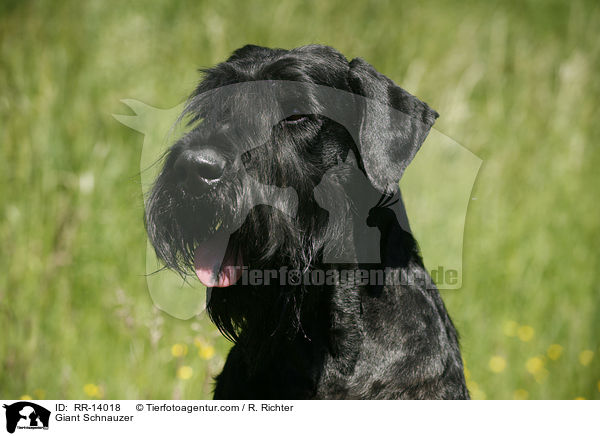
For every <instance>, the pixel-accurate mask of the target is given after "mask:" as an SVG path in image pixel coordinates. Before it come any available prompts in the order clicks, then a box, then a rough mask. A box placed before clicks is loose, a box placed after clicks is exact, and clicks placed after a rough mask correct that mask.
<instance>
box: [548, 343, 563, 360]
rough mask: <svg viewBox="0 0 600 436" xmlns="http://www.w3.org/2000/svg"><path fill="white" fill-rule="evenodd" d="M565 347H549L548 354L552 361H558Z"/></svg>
mask: <svg viewBox="0 0 600 436" xmlns="http://www.w3.org/2000/svg"><path fill="white" fill-rule="evenodd" d="M562 352H563V347H561V346H560V345H558V344H552V345H550V346H549V347H548V351H547V352H546V354H547V355H548V357H549V358H550V359H552V360H558V358H559V357H560V356H561V355H562Z"/></svg>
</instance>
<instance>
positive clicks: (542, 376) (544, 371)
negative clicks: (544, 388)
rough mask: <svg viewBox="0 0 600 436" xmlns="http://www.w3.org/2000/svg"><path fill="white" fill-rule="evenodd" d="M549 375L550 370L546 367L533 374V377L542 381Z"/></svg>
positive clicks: (539, 381)
mask: <svg viewBox="0 0 600 436" xmlns="http://www.w3.org/2000/svg"><path fill="white" fill-rule="evenodd" d="M549 375H550V371H548V370H547V369H546V368H542V369H540V370H539V371H538V372H536V373H535V374H534V375H533V377H534V378H535V381H536V382H538V383H543V382H544V381H545V380H546V379H547V378H548V376H549Z"/></svg>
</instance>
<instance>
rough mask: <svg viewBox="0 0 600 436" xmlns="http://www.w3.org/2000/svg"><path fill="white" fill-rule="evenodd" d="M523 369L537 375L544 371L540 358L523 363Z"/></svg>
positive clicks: (533, 358) (532, 358)
mask: <svg viewBox="0 0 600 436" xmlns="http://www.w3.org/2000/svg"><path fill="white" fill-rule="evenodd" d="M525 368H527V371H528V372H529V373H530V374H534V375H535V374H537V373H539V372H540V371H541V370H542V369H544V360H543V359H542V358H541V357H538V356H536V357H531V358H529V359H527V362H525Z"/></svg>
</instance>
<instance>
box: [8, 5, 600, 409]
mask: <svg viewBox="0 0 600 436" xmlns="http://www.w3.org/2000/svg"><path fill="white" fill-rule="evenodd" d="M599 28H600V4H598V3H597V2H594V1H589V2H584V1H580V0H574V1H553V0H550V1H541V0H539V1H524V2H521V1H519V2H517V1H506V2H497V1H488V2H474V1H470V0H467V1H448V2H442V1H439V2H431V1H425V2H400V1H398V2H395V1H349V0H344V1H337V0H324V1H303V2H290V1H279V2H273V1H264V0H263V1H256V2H242V1H239V2H234V1H230V0H225V1H222V2H216V1H213V2H208V1H200V2H191V1H190V2H180V1H174V0H160V1H152V2H141V1H132V2H117V1H102V2H101V1H89V2H78V1H56V2H51V1H16V0H10V1H6V0H5V1H3V2H2V3H1V4H0V271H1V273H0V331H1V332H2V337H1V339H0V398H34V399H43V398H46V399H61V398H64V399H79V398H105V399H115V398H122V399H136V398H140V399H142V398H146V399H152V398H155V399H156V398H176V399H193V398H209V397H210V396H211V386H212V377H213V376H214V375H216V374H218V372H219V371H220V367H221V366H222V364H223V361H224V357H225V356H226V352H227V350H228V348H229V343H228V342H227V341H225V340H224V339H222V338H221V337H220V335H219V333H218V332H216V331H215V329H214V328H213V327H212V326H211V324H210V323H209V322H208V321H207V319H206V317H205V316H198V317H196V318H193V319H190V320H187V321H182V320H179V319H176V318H173V317H171V316H169V315H167V314H165V313H164V312H162V311H160V310H158V309H157V308H155V307H154V305H153V303H152V300H151V298H150V296H149V293H148V288H147V286H146V280H145V277H144V275H145V273H146V267H145V250H146V238H145V233H144V228H143V221H142V215H143V200H142V194H141V187H140V177H139V163H140V155H141V151H142V143H143V136H142V135H141V134H140V133H138V132H135V131H134V130H132V129H129V128H127V127H125V126H124V125H123V124H120V123H119V122H118V121H116V120H115V119H114V118H113V117H112V114H115V113H117V114H118V113H120V114H131V111H130V110H129V109H128V108H127V107H126V106H124V105H123V104H122V103H121V102H120V100H121V99H126V98H134V99H137V100H140V101H143V102H145V103H147V104H149V105H153V106H155V107H159V108H172V107H174V106H176V105H177V104H179V103H181V101H182V100H183V99H184V98H185V97H186V95H187V94H188V93H189V92H190V91H191V89H192V88H193V86H194V84H195V83H196V82H197V80H198V79H199V75H198V73H197V69H198V68H200V67H206V66H211V65H213V64H215V63H217V62H219V61H222V60H224V59H225V58H226V57H227V56H228V54H229V53H230V52H231V51H233V50H234V49H236V48H238V47H240V46H242V45H244V44H247V43H254V44H259V45H266V46H278V47H284V48H291V47H295V46H299V45H304V44H309V43H321V44H327V45H331V46H333V47H336V48H337V49H338V50H340V51H341V52H342V53H344V54H345V55H346V57H348V58H352V57H356V56H360V57H363V58H365V59H366V60H367V61H369V62H370V63H371V64H373V65H374V66H375V67H376V68H377V69H378V70H379V71H381V72H382V73H384V74H386V75H387V76H389V77H390V78H392V79H393V80H394V81H395V82H396V83H398V84H399V85H401V86H402V87H404V88H405V89H407V90H408V91H410V92H411V93H413V94H416V95H417V96H419V97H420V98H421V99H423V100H425V101H427V102H428V103H429V104H430V105H431V106H432V107H434V108H435V109H437V111H438V112H439V113H440V114H441V117H440V119H439V120H438V122H437V123H436V125H435V128H436V129H437V130H438V131H439V132H442V133H443V134H445V135H447V136H449V137H451V138H453V139H454V140H455V141H456V142H457V143H459V144H461V145H462V146H464V147H466V148H467V149H469V150H470V151H472V152H473V153H474V154H475V155H477V156H478V157H479V158H481V159H482V160H483V164H482V166H481V169H480V171H479V175H478V177H477V179H476V182H475V186H474V188H473V192H472V194H471V201H470V202H469V205H468V213H467V218H466V225H465V229H464V246H463V277H462V279H463V286H462V288H461V289H458V290H446V291H443V292H442V294H443V297H444V300H445V301H446V304H447V306H448V309H449V311H450V314H451V316H452V318H453V320H454V321H455V323H456V325H457V327H458V329H459V331H460V333H461V336H462V349H463V353H464V358H465V361H466V368H467V369H466V373H467V378H468V382H469V387H470V390H471V393H472V396H473V397H474V398H476V399H486V398H487V399H513V398H516V399H575V398H585V399H600V348H599V346H600V319H599V307H600V280H599V274H598V271H599V270H600V256H599V254H600V253H599V252H600V201H599V187H600V175H599V170H598V168H599V167H600V151H599V146H600V122H599V121H598V117H599V115H600V112H599V110H598V109H599V106H600V105H599V102H600V38H599V37H598V29H599ZM433 176H435V175H433ZM440 183H444V180H440ZM409 213H410V210H409ZM442 236H443V235H442ZM428 237H430V236H429V235H422V236H420V238H421V239H425V241H424V242H423V243H424V244H427V238H428ZM436 237H439V235H436Z"/></svg>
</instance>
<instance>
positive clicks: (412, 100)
mask: <svg viewBox="0 0 600 436" xmlns="http://www.w3.org/2000/svg"><path fill="white" fill-rule="evenodd" d="M436 118H437V113H436V112H435V111H434V110H432V109H431V108H429V106H427V105H426V104H425V103H423V102H421V101H420V100H418V99H417V98H416V97H414V96H412V95H410V94H409V93H407V92H406V91H404V90H403V89H402V88H400V87H398V86H396V85H395V84H394V83H393V82H392V81H391V80H390V79H388V78H387V77H385V76H383V75H382V74H380V73H378V72H377V71H376V70H375V69H374V68H373V67H372V66H371V65H369V64H368V63H367V62H365V61H363V60H362V59H354V60H352V61H350V62H348V61H347V60H346V59H345V58H344V56H342V55H341V54H340V53H339V52H337V51H336V50H334V49H332V48H330V47H324V46H317V45H312V46H306V47H300V48H296V49H293V50H283V49H268V48H263V47H257V46H245V47H243V48H241V49H239V50H237V51H235V52H234V53H233V55H232V56H231V57H230V58H229V59H228V60H227V61H226V62H223V63H221V64H219V65H217V66H215V67H214V68H210V69H207V70H204V79H203V80H202V82H201V83H200V84H199V86H198V87H197V88H196V90H195V91H194V92H193V94H192V95H191V97H190V99H189V100H188V103H187V105H186V108H185V110H184V113H183V114H182V117H181V120H182V121H183V120H185V122H187V123H188V126H189V127H190V130H189V132H188V133H187V134H186V135H184V136H183V137H182V138H181V139H180V140H179V141H177V142H176V143H175V144H174V145H173V146H172V147H171V149H170V150H169V151H168V154H167V155H166V159H165V163H164V167H163V169H162V172H161V173H160V175H159V177H158V179H157V180H156V183H155V185H154V187H153V189H152V191H151V193H150V195H149V197H148V199H147V202H146V228H147V231H148V235H149V237H150V240H151V243H152V244H153V246H154V248H155V250H156V253H157V255H158V257H159V258H160V259H161V260H162V261H163V262H164V263H165V265H166V266H167V267H169V268H173V269H175V270H177V271H179V272H181V273H188V272H191V271H195V273H196V275H197V276H198V278H199V279H200V280H201V281H202V282H203V283H204V284H205V285H207V286H209V287H211V286H216V287H224V286H229V285H232V284H234V283H235V282H236V280H237V279H238V278H239V271H240V269H239V267H240V266H241V265H247V266H249V267H250V268H278V267H279V266H282V265H285V266H288V267H290V268H295V269H299V270H301V271H304V270H306V269H308V268H310V267H311V266H313V265H315V264H317V263H319V262H321V261H322V255H323V249H324V247H325V246H326V245H327V244H328V242H330V241H339V240H343V239H344V238H345V237H347V232H348V228H347V227H345V226H344V225H334V223H332V222H331V219H330V218H331V216H332V211H331V210H327V209H328V208H327V205H325V204H324V202H323V198H325V199H327V203H328V204H329V205H330V206H332V207H336V208H338V210H337V213H338V214H339V212H340V208H341V210H342V211H343V212H346V213H347V216H348V220H350V216H351V215H352V213H353V212H352V211H353V210H354V211H355V210H356V209H357V207H359V206H360V204H362V203H364V201H363V200H364V199H365V198H366V199H367V200H368V201H367V202H366V207H367V212H368V210H369V208H371V207H374V206H376V205H377V204H379V203H381V202H380V199H381V196H382V195H385V196H389V195H394V193H396V192H397V191H398V182H399V180H400V177H401V176H402V173H403V171H404V169H405V168H406V166H407V165H408V164H409V163H410V161H411V160H412V158H413V157H414V155H415V153H416V152H417V150H418V149H419V147H420V145H421V144H422V142H423V141H424V139H425V137H426V136H427V133H428V132H429V129H430V128H431V126H432V124H433V122H434V121H435V119H436ZM325 175H327V176H326V177H324V176H325ZM317 186H319V192H321V195H320V198H321V201H318V198H315V188H316V187H317ZM365 186H366V187H365ZM349 188H350V189H349ZM323 189H324V190H325V192H327V195H325V196H323V195H322V192H323ZM358 197H360V199H358ZM369 201H370V202H371V203H369ZM357 205H358V206H357ZM324 206H325V207H324ZM380 215H381V214H380ZM370 216H374V214H370ZM365 219H366V218H365ZM362 224H363V225H364V223H362ZM370 225H371V224H370Z"/></svg>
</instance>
